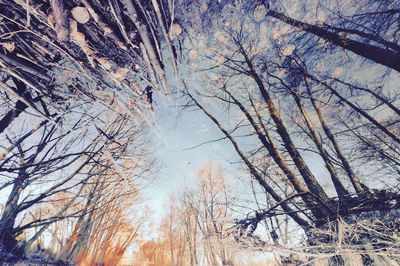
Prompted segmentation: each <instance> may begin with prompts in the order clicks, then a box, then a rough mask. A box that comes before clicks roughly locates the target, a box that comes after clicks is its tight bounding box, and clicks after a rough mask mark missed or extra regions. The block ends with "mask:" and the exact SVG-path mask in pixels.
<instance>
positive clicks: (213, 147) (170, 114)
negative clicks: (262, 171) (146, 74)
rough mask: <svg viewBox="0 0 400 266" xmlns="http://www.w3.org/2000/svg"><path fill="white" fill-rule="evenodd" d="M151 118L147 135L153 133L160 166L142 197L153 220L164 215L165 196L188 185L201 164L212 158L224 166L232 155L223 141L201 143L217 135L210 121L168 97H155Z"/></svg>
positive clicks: (166, 198)
mask: <svg viewBox="0 0 400 266" xmlns="http://www.w3.org/2000/svg"><path fill="white" fill-rule="evenodd" d="M152 120H153V129H152V133H151V134H154V136H155V138H153V141H154V142H155V146H156V155H157V159H158V161H159V163H160V164H161V169H160V172H159V174H158V175H157V176H156V178H155V180H154V181H153V182H152V183H151V184H149V186H148V187H147V188H146V189H145V190H144V191H143V193H142V197H143V199H144V203H145V204H147V205H148V206H149V207H150V208H151V209H152V210H153V212H154V214H153V217H154V218H155V220H156V222H157V220H159V218H161V217H162V215H163V214H164V210H165V207H166V206H167V204H168V201H169V196H170V195H172V194H173V193H176V192H178V191H179V190H180V189H182V188H183V186H184V185H190V184H191V183H192V180H194V179H193V177H194V176H195V174H196V171H197V170H198V169H200V168H201V166H202V165H203V164H204V163H206V162H208V161H210V160H212V161H214V162H217V163H220V164H222V165H224V166H225V168H226V167H229V161H232V160H234V159H235V154H234V150H233V148H232V147H231V144H230V143H228V142H226V141H216V142H211V143H205V142H208V141H210V140H214V139H219V138H221V135H219V134H218V131H216V130H214V127H215V126H214V124H212V122H211V121H210V120H209V119H208V118H207V117H205V116H204V115H203V114H202V113H200V112H198V111H189V112H183V113H180V107H179V106H177V102H176V101H175V100H174V99H173V98H171V97H169V98H167V97H162V96H156V98H155V103H154V111H153V114H152ZM202 143H205V144H202ZM198 145H200V146H198Z"/></svg>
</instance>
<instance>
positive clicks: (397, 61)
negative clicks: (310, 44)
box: [267, 10, 400, 72]
mask: <svg viewBox="0 0 400 266" xmlns="http://www.w3.org/2000/svg"><path fill="white" fill-rule="evenodd" d="M267 16H271V17H274V18H276V19H279V20H280V21H282V22H284V23H286V24H289V25H292V26H294V27H296V28H298V29H300V30H303V31H305V32H309V33H311V34H314V35H316V36H318V37H320V38H322V39H324V40H326V41H328V42H330V43H332V44H334V45H337V46H340V47H342V48H344V49H346V50H349V51H352V52H353V53H356V54H358V55H360V56H362V57H365V58H367V59H370V60H372V61H374V62H376V63H378V64H381V65H384V66H387V67H389V68H391V69H394V70H396V71H398V72H400V55H399V54H398V53H396V52H393V51H391V50H389V49H384V48H380V47H377V46H373V45H370V44H367V43H362V42H359V41H354V40H351V39H348V38H346V37H343V36H340V35H337V34H335V33H333V32H330V31H327V30H326V29H324V28H321V27H318V26H315V25H311V24H308V23H305V22H302V21H299V20H296V19H293V18H291V17H288V16H286V15H284V14H282V13H279V12H276V11H274V10H269V11H268V13H267Z"/></svg>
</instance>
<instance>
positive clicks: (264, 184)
mask: <svg viewBox="0 0 400 266" xmlns="http://www.w3.org/2000/svg"><path fill="white" fill-rule="evenodd" d="M187 94H188V95H189V97H190V98H191V99H192V101H193V102H194V103H195V105H196V106H197V107H199V108H200V109H201V110H202V111H203V113H204V114H205V115H207V116H208V117H209V118H210V119H211V120H212V121H213V122H214V124H215V125H217V126H218V128H219V129H220V130H221V131H222V133H223V134H224V135H225V136H226V137H227V138H228V139H229V140H230V142H231V143H232V145H233V147H234V148H235V150H236V152H237V153H238V154H239V156H240V157H241V158H242V160H243V161H244V163H245V164H246V166H247V167H248V168H249V171H250V173H251V174H252V175H253V176H254V178H255V179H256V180H257V181H258V182H259V184H260V185H261V186H262V187H263V188H264V189H265V191H266V192H267V193H268V194H270V195H271V196H272V198H273V199H274V200H275V201H277V202H282V201H283V199H282V198H281V196H279V195H278V194H277V193H276V192H275V190H274V189H273V188H272V187H271V186H269V185H268V183H267V182H266V181H265V180H264V178H263V177H262V176H261V175H260V174H259V173H258V172H257V170H256V168H255V166H254V165H253V164H252V163H251V162H250V161H249V159H247V157H246V156H245V155H244V153H243V152H242V150H241V149H240V148H239V145H238V144H237V142H236V140H235V139H234V138H233V137H232V135H231V134H230V133H229V132H228V131H227V130H226V129H225V128H224V127H223V126H222V125H221V124H220V123H219V121H218V120H217V119H216V118H215V117H214V116H212V115H211V114H210V113H209V112H207V110H206V109H205V108H204V107H203V106H202V105H201V104H200V103H199V102H198V101H197V100H196V99H195V98H194V97H193V96H192V95H191V94H189V92H187ZM281 206H282V209H283V210H284V211H285V212H287V213H288V215H289V216H290V217H291V218H292V219H293V220H294V221H295V222H296V223H297V224H298V225H300V226H301V227H303V228H304V229H307V228H309V226H310V225H309V223H308V222H307V221H306V220H304V219H303V218H301V217H300V216H299V215H298V214H297V213H296V212H294V211H293V209H291V208H290V207H289V206H288V205H287V204H286V203H284V204H282V205H281Z"/></svg>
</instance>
